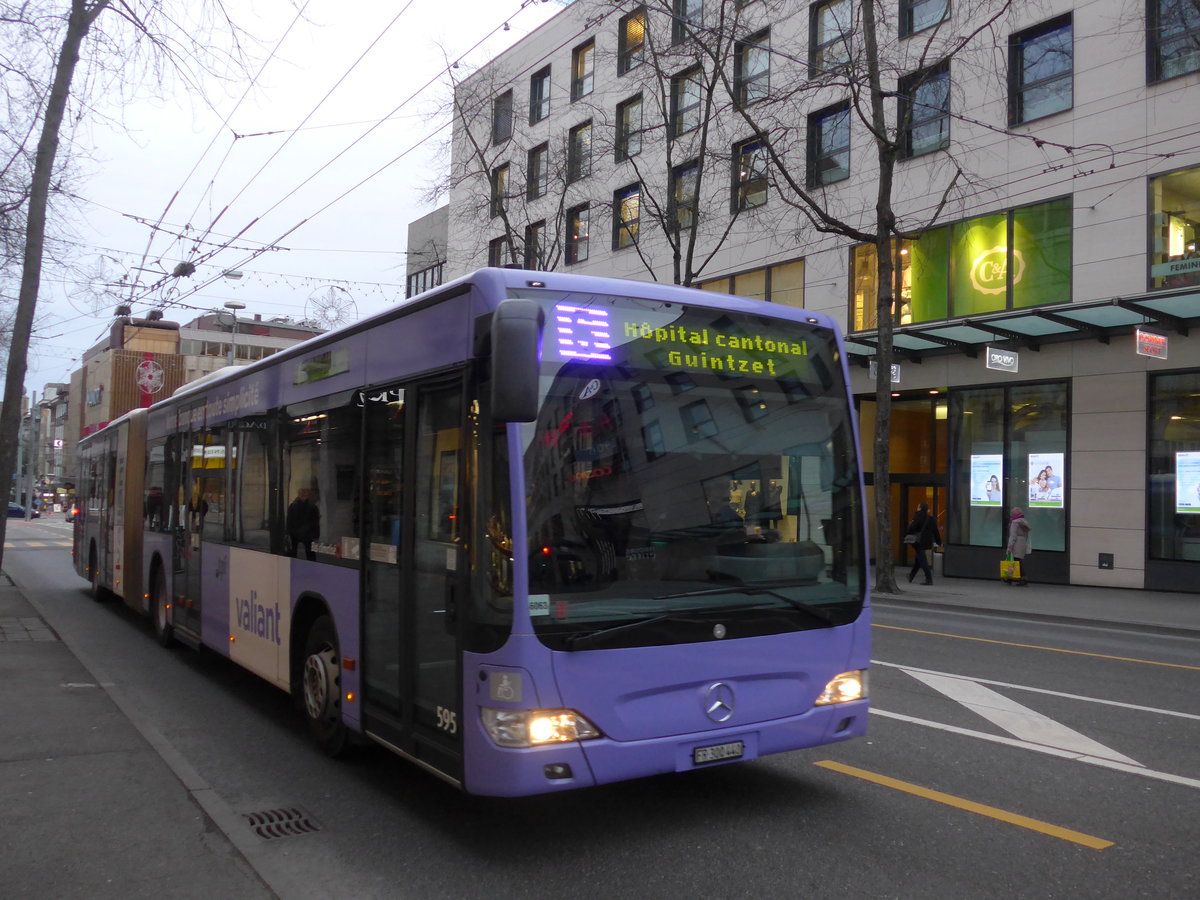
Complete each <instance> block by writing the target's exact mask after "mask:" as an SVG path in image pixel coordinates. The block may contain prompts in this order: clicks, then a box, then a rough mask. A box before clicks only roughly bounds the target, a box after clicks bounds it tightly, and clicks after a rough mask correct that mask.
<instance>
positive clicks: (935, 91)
mask: <svg viewBox="0 0 1200 900" xmlns="http://www.w3.org/2000/svg"><path fill="white" fill-rule="evenodd" d="M900 124H901V148H900V153H901V155H902V156H904V157H905V158H911V157H914V156H921V155H922V154H925V153H933V152H934V151H935V150H944V149H946V148H947V147H949V146H950V69H949V67H948V66H946V65H940V66H935V67H934V68H932V69H923V70H922V71H920V72H914V73H913V74H911V75H907V76H905V77H904V78H901V79H900Z"/></svg>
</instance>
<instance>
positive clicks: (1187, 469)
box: [1175, 450, 1200, 514]
mask: <svg viewBox="0 0 1200 900" xmlns="http://www.w3.org/2000/svg"><path fill="white" fill-rule="evenodd" d="M1175 512H1177V513H1193V514H1195V513H1200V451H1196V450H1184V451H1180V452H1179V453H1176V454H1175Z"/></svg>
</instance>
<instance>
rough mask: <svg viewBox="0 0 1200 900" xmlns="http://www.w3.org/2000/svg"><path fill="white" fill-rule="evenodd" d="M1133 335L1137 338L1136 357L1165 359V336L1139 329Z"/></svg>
mask: <svg viewBox="0 0 1200 900" xmlns="http://www.w3.org/2000/svg"><path fill="white" fill-rule="evenodd" d="M1134 335H1135V336H1136V338H1137V354H1138V356H1153V357H1154V358H1155V359H1166V358H1167V336H1166V335H1165V334H1155V333H1154V332H1153V331H1142V329H1140V328H1139V329H1137V331H1135V332H1134Z"/></svg>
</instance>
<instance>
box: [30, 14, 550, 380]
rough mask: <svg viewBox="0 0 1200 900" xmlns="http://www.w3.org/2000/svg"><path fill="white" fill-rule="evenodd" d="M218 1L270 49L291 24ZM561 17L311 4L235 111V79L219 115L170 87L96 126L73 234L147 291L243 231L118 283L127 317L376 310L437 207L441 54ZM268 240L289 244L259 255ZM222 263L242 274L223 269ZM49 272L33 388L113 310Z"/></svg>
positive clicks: (54, 376) (474, 57)
mask: <svg viewBox="0 0 1200 900" xmlns="http://www.w3.org/2000/svg"><path fill="white" fill-rule="evenodd" d="M303 2H304V0H297V3H296V4H295V5H296V6H298V5H303ZM228 6H229V9H230V10H231V12H232V13H233V14H234V15H235V16H237V15H242V14H243V13H244V12H245V11H246V10H249V9H253V10H255V11H257V12H258V14H259V15H260V16H261V17H262V20H261V21H260V22H255V21H253V20H251V21H249V22H248V23H247V27H248V28H249V29H250V30H251V31H253V32H254V33H255V34H257V35H258V36H260V37H261V38H262V39H263V40H264V42H265V46H264V49H263V51H262V58H263V59H265V58H266V57H267V55H269V53H270V51H271V49H272V48H273V47H274V45H275V42H276V41H277V40H278V38H279V37H280V36H281V35H283V33H284V32H285V31H286V30H287V28H288V25H289V24H290V23H291V22H292V20H293V18H294V17H295V6H293V5H292V4H291V3H289V2H287V0H257V2H255V3H254V4H249V3H245V4H244V5H243V2H242V0H238V2H236V3H233V4H229V5H228ZM560 9H561V0H551V2H545V0H525V2H524V4H523V3H522V0H411V2H407V4H406V2H404V0H401V2H393V3H378V2H371V3H352V4H347V3H346V2H345V0H309V2H308V3H307V8H306V13H305V15H306V19H307V21H299V22H296V23H295V25H294V26H293V27H292V30H291V32H290V33H289V34H288V35H287V37H286V38H285V39H284V41H283V42H282V44H281V45H280V46H279V48H278V51H277V53H276V54H275V56H274V57H273V58H272V59H271V60H270V61H269V62H268V63H267V65H266V67H265V68H264V69H263V72H262V75H261V78H260V80H259V83H258V86H257V89H256V90H255V91H254V92H253V93H252V94H251V95H250V97H248V98H247V99H246V100H245V101H243V102H242V103H241V104H240V105H239V103H238V99H239V98H240V97H241V95H242V93H243V92H244V90H245V88H246V83H245V82H240V83H237V84H232V85H226V86H223V87H217V88H216V89H215V90H214V92H213V93H212V98H213V103H214V106H215V107H216V108H215V110H210V109H208V108H207V107H205V105H204V104H203V103H201V102H199V101H198V100H196V99H195V98H193V97H188V96H186V95H184V94H183V93H182V92H180V93H179V94H177V95H176V96H172V97H170V98H166V99H157V100H153V101H146V102H141V103H137V104H134V105H130V106H125V107H124V108H123V109H121V110H120V111H119V115H120V117H121V119H122V120H123V125H124V129H123V130H122V129H104V128H94V129H92V130H91V133H90V135H89V136H88V138H87V140H88V142H89V145H94V147H93V146H88V147H86V148H84V149H85V150H88V151H90V159H89V160H88V161H86V162H85V163H84V166H85V171H86V172H87V177H86V179H85V180H84V181H83V182H82V184H81V186H80V187H79V188H77V191H78V193H79V194H81V195H82V196H83V197H84V198H85V199H84V201H83V202H82V203H81V204H80V207H79V209H80V211H81V213H82V219H81V220H79V221H77V222H75V223H74V226H73V227H72V228H71V233H72V237H73V239H74V240H76V241H78V242H79V244H80V245H81V246H80V247H77V248H76V249H77V251H78V252H77V256H78V258H80V259H82V260H84V261H85V262H88V263H89V264H90V265H92V266H96V267H103V269H102V271H103V277H105V278H107V279H108V280H109V281H112V282H117V281H119V280H120V279H121V278H122V277H126V278H127V279H128V277H129V276H140V278H141V280H142V283H143V284H153V283H155V282H156V281H158V280H159V279H160V278H161V276H162V274H164V273H167V272H171V271H172V270H173V269H174V267H175V266H176V265H177V264H178V263H179V262H181V261H183V260H187V259H192V258H195V253H196V252H201V253H204V252H207V251H209V250H212V249H213V245H221V244H223V243H226V242H228V241H229V239H230V238H232V237H233V236H235V235H237V234H238V233H239V232H241V231H242V230H243V229H244V228H245V229H246V230H245V232H244V233H243V234H242V235H241V237H240V238H238V239H237V240H236V241H233V243H232V246H231V247H229V248H228V249H223V250H220V251H219V252H218V253H217V254H216V255H214V256H213V257H212V258H211V260H209V261H208V262H207V263H205V264H202V265H200V266H199V267H198V270H197V272H196V273H195V274H194V275H192V276H190V277H188V278H178V279H173V280H172V281H171V284H170V285H169V286H167V287H165V288H164V289H159V290H156V291H154V292H150V293H147V292H146V290H145V289H144V288H143V289H140V290H136V291H133V292H130V291H128V290H126V291H124V293H125V295H126V298H127V299H128V297H129V296H130V294H131V293H132V296H133V298H134V299H133V304H132V305H133V311H134V315H135V316H142V315H144V314H145V312H146V311H147V310H149V309H151V308H154V307H156V306H162V305H163V304H164V302H165V303H167V305H168V308H167V312H166V317H167V318H168V319H173V320H177V321H180V322H186V321H188V320H190V319H192V318H194V317H195V316H196V315H199V314H200V313H201V312H202V311H204V310H208V309H220V308H221V307H222V306H223V304H224V303H225V302H226V301H227V300H239V301H241V302H243V303H245V304H246V308H245V310H244V311H243V313H242V315H243V316H251V315H253V314H255V313H260V314H262V316H263V318H270V317H274V316H290V317H292V318H295V319H301V318H305V317H307V316H311V315H312V314H313V312H314V310H315V308H316V303H317V302H318V301H319V300H321V299H323V298H325V297H328V296H336V297H337V298H339V299H340V300H343V301H344V300H346V299H349V300H351V301H352V302H353V307H354V309H355V311H356V312H357V315H358V317H360V318H361V317H362V316H364V315H368V314H370V313H373V312H378V311H379V310H381V309H383V308H385V307H386V306H388V305H390V304H392V303H395V302H396V301H398V300H400V299H402V298H403V296H404V260H405V257H404V249H405V241H406V229H407V225H408V223H409V222H411V221H412V220H413V219H416V218H418V217H420V216H422V215H424V214H425V213H427V212H430V211H431V210H432V208H433V207H432V206H431V205H429V204H428V203H426V202H425V201H424V200H423V195H424V193H425V192H426V190H427V188H428V186H429V184H430V183H431V181H433V180H434V179H435V178H436V176H437V174H438V170H439V167H444V166H445V165H446V164H447V160H446V159H445V158H444V155H442V156H440V157H439V156H438V155H437V151H438V150H439V149H440V147H441V144H440V142H439V138H440V137H444V136H445V132H443V133H442V135H440V136H439V135H434V132H435V131H436V130H437V128H438V126H439V125H441V124H443V122H444V121H445V120H444V119H435V118H433V117H432V116H433V113H434V111H435V109H436V106H437V102H438V100H439V99H444V98H445V97H446V96H447V93H448V89H447V83H448V82H447V78H446V76H445V75H444V74H443V70H444V69H445V59H444V56H443V54H447V55H448V56H449V58H450V59H452V60H457V59H462V60H463V65H462V67H461V69H462V73H464V74H465V72H467V71H469V70H470V69H471V68H472V67H473V66H478V65H480V64H482V63H483V62H485V61H486V60H487V59H488V58H490V57H491V56H493V55H495V54H496V53H497V52H499V51H500V50H502V49H504V48H505V47H507V46H509V45H511V44H512V43H514V42H515V41H516V40H518V39H519V38H520V37H522V36H524V35H525V34H527V33H528V32H529V31H532V30H533V29H534V28H536V27H537V26H538V25H539V24H541V23H542V22H544V21H545V20H546V19H547V18H549V17H550V16H552V15H553V14H554V13H556V12H558V11H559V10H560ZM506 21H507V22H508V23H509V25H510V29H509V30H507V31H505V30H503V25H504V23H505V22H506ZM489 35H491V38H490V39H488V36H489ZM484 39H487V41H486V43H485V44H484V46H483V47H482V48H480V49H477V50H474V51H472V50H471V48H472V47H473V46H475V45H476V44H477V43H479V41H481V40H484ZM364 54H365V55H364ZM360 57H362V59H361V61H359V62H358V63H357V66H356V65H355V64H356V60H359V58H360ZM255 68H257V66H256V67H255ZM456 74H459V73H456ZM431 80H432V81H435V84H434V86H432V87H430V88H427V89H424V90H422V88H423V87H424V86H425V85H426V84H427V83H428V82H430V81H431ZM331 90H332V91H333V93H332V95H331V96H330V97H329V99H328V100H326V101H325V102H324V104H323V105H321V106H320V108H319V109H316V111H315V112H314V111H313V110H314V108H316V107H317V104H318V103H319V102H320V101H321V99H322V98H323V97H324V96H325V95H326V94H327V93H328V92H329V91H331ZM414 95H415V97H414ZM410 98H412V99H410ZM107 112H108V113H109V114H110V115H111V114H115V113H117V111H115V110H111V109H110V110H107ZM310 114H311V118H308V121H307V124H306V125H305V126H304V127H303V128H300V126H301V123H302V122H304V121H305V119H306V117H309V116H310ZM225 117H229V122H228V125H226V126H225V127H222V124H221V123H222V119H223V118H225ZM380 123H382V124H380ZM297 129H299V130H297ZM264 132H276V133H273V134H263V133H264ZM235 133H236V134H237V135H243V137H238V138H235V137H234V134H235ZM431 135H433V136H432V137H431ZM289 137H290V140H289ZM214 138H215V142H214ZM356 141H357V143H355V142H356ZM210 144H211V148H210ZM351 145H353V146H351ZM206 148H207V153H206ZM339 154H343V155H341V156H340V158H337V157H339ZM335 158H336V159H335ZM264 166H265V168H264ZM193 169H194V170H195V171H194V172H193ZM260 170H261V171H260ZM380 170H382V171H380ZM376 172H379V174H377V175H373V173H376ZM189 173H192V174H190V176H189ZM372 176H373V177H372ZM360 184H361V186H358V187H356V185H360ZM347 191H349V193H348V194H347ZM177 192H178V196H176V197H175V199H174V200H173V201H172V197H173V196H174V195H176V193H177ZM343 195H344V196H343ZM169 202H170V204H171V205H170V208H169V209H167V205H168V203H169ZM226 207H228V209H227V210H226V209H225V208H226ZM164 210H165V214H164ZM222 210H225V211H224V212H223V213H222V212H221V211H222ZM218 213H221V216H220V219H219V221H217V222H216V224H215V225H213V224H212V223H213V220H214V218H215V217H216V216H217V214H218ZM160 219H161V222H162V224H161V227H160V228H158V229H156V228H154V227H153V226H154V224H155V223H158V222H159V220H160ZM255 220H257V221H255ZM305 220H307V221H305ZM251 223H253V224H251ZM301 223H304V224H301ZM247 226H249V227H248V228H247ZM297 226H299V227H297ZM292 229H295V230H292ZM289 231H290V233H288V232H289ZM285 235H286V236H285ZM181 236H182V237H181ZM198 240H199V241H202V242H203V243H199V244H197V241H198ZM274 242H278V244H279V246H280V247H283V248H287V249H280V250H272V251H269V252H266V253H263V254H262V255H259V256H258V257H257V258H255V259H252V260H251V256H252V254H253V251H254V250H255V249H256V248H261V247H262V246H264V245H269V244H272V243H274ZM197 247H198V248H199V250H198V251H197V249H196V248H197ZM147 248H149V253H148V256H147V258H146V261H145V262H143V261H142V257H143V254H144V253H146V252H147ZM139 266H141V267H144V268H145V269H148V270H150V271H141V272H138V271H136V267H139ZM228 270H237V271H240V272H242V273H243V277H242V278H241V279H239V280H236V281H235V280H230V279H226V278H222V277H221V273H222V272H224V271H228ZM98 271H99V270H98ZM47 276H48V277H47V280H45V281H43V290H42V296H41V299H40V300H39V305H38V313H37V318H36V326H35V345H34V348H33V350H32V351H31V353H30V358H29V373H28V375H27V376H26V380H25V389H26V393H27V394H28V393H30V392H31V391H36V392H37V393H38V395H39V397H40V395H41V393H42V389H43V386H44V384H46V383H48V382H58V381H62V382H66V381H68V380H69V375H70V372H71V371H73V370H74V369H76V368H78V367H79V364H80V358H81V356H82V353H83V351H84V350H86V349H87V348H88V347H90V346H92V345H93V344H95V343H96V342H97V341H98V340H99V339H100V338H101V336H102V335H103V334H104V333H105V332H106V331H107V328H108V326H109V324H110V323H111V321H112V315H113V309H114V308H115V305H116V303H115V301H114V302H110V301H109V300H108V299H107V298H104V297H89V296H88V295H87V294H86V293H81V292H80V291H79V290H78V288H77V287H76V286H72V285H70V284H63V283H61V282H59V281H58V280H56V278H55V277H53V276H50V274H49V273H47ZM212 279H215V281H214V282H213V283H212V284H211V286H209V287H206V288H204V289H202V290H200V291H199V292H196V293H193V292H194V291H195V290H196V288H197V287H198V286H200V285H202V284H204V283H205V282H207V281H209V280H212ZM343 305H344V304H343Z"/></svg>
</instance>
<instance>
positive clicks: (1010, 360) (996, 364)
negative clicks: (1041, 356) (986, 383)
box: [987, 347, 1017, 372]
mask: <svg viewBox="0 0 1200 900" xmlns="http://www.w3.org/2000/svg"><path fill="white" fill-rule="evenodd" d="M987 367H988V368H989V369H998V370H999V371H1001V372H1016V371H1017V354H1016V353H1015V352H1014V351H1012V350H996V349H995V348H993V347H988V348H987Z"/></svg>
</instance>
